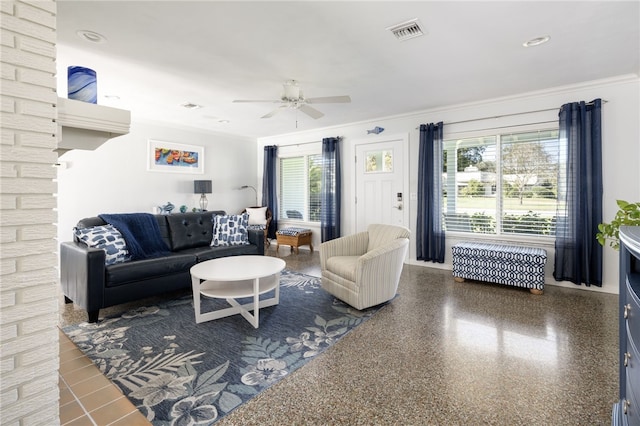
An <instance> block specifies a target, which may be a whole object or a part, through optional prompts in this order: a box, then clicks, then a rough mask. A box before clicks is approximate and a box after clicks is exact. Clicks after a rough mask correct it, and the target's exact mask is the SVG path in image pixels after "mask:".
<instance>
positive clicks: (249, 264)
mask: <svg viewBox="0 0 640 426" xmlns="http://www.w3.org/2000/svg"><path fill="white" fill-rule="evenodd" d="M285 266H286V263H285V261H284V260H282V259H280V258H277V257H271V256H259V255H255V256H228V257H220V258H218V259H211V260H206V261H204V262H200V263H198V264H197V265H194V266H192V267H191V270H190V272H191V275H192V276H194V277H197V278H200V279H202V280H212V281H242V280H250V279H255V278H260V277H266V276H269V275H273V274H276V273H278V272H280V271H282V270H283V269H284V267H285Z"/></svg>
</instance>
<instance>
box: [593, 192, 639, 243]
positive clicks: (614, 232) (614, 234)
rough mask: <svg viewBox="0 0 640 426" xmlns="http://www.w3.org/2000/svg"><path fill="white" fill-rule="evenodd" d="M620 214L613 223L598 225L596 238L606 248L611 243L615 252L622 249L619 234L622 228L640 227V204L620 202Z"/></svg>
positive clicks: (618, 213) (617, 214)
mask: <svg viewBox="0 0 640 426" xmlns="http://www.w3.org/2000/svg"><path fill="white" fill-rule="evenodd" d="M617 203H618V207H619V209H618V212H617V213H616V216H615V217H614V218H613V220H612V221H611V223H601V224H599V225H598V231H600V232H598V233H597V234H596V238H597V239H598V242H599V243H600V245H602V246H603V247H604V245H605V243H606V242H607V241H609V246H611V247H613V248H614V250H619V249H620V240H619V236H618V233H619V231H620V227H621V226H625V225H630V226H640V203H629V202H627V201H623V200H618V201H617Z"/></svg>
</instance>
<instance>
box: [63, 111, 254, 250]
mask: <svg viewBox="0 0 640 426" xmlns="http://www.w3.org/2000/svg"><path fill="white" fill-rule="evenodd" d="M148 139H153V140H160V141H165V142H172V143H183V144H188V145H197V146H202V147H204V158H205V163H204V174H189V173H169V172H157V171H148V170H147V162H146V159H147V155H148V152H147V141H148ZM255 145H256V141H255V139H253V138H240V137H235V136H229V135H224V134H216V133H207V132H204V131H198V130H195V129H187V128H170V127H163V126H160V125H158V124H155V123H140V122H135V121H133V120H132V124H131V132H130V133H129V134H127V135H124V136H120V137H117V138H114V139H111V140H109V141H107V142H106V143H105V144H104V145H102V146H100V147H99V148H98V149H96V150H95V151H84V150H72V151H69V152H67V153H65V154H63V155H62V156H60V159H59V163H60V164H61V165H62V166H61V167H59V168H58V205H59V211H58V238H59V240H60V241H69V240H71V239H72V229H73V227H74V226H75V225H76V223H77V222H78V220H79V219H82V218H85V217H91V216H97V215H99V214H101V213H132V212H147V213H153V212H154V208H155V207H156V206H159V205H163V204H166V203H167V202H169V201H170V202H171V203H173V204H174V205H175V206H176V210H175V211H176V212H177V211H178V208H179V207H180V206H181V205H183V204H184V205H186V206H187V207H188V208H189V211H191V209H192V208H193V207H198V206H199V204H198V203H199V199H200V196H199V195H197V194H194V193H193V181H194V180H201V179H210V180H211V181H212V186H213V193H212V194H208V195H207V199H208V200H209V204H208V207H207V209H208V210H226V211H227V213H239V212H240V211H242V209H244V208H245V207H247V206H252V205H253V204H254V203H255V194H254V192H253V191H252V190H251V189H245V190H238V188H239V187H240V186H242V185H252V186H256V167H255V164H256V150H255Z"/></svg>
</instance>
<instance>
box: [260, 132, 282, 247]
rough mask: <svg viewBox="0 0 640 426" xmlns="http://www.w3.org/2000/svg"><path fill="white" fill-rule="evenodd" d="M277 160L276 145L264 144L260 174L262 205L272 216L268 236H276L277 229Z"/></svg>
mask: <svg viewBox="0 0 640 426" xmlns="http://www.w3.org/2000/svg"><path fill="white" fill-rule="evenodd" d="M277 161H278V147H277V146H276V145H270V146H265V147H264V172H263V175H262V205H263V206H268V207H269V209H271V213H272V214H273V218H272V219H271V223H270V224H269V230H268V231H267V237H268V238H276V231H277V230H278V198H277V196H276V194H277V191H276V190H277V187H276V185H277V184H276V182H277V179H276V178H277V176H276V170H277Z"/></svg>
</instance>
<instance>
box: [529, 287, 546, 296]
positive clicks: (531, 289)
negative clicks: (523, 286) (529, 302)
mask: <svg viewBox="0 0 640 426" xmlns="http://www.w3.org/2000/svg"><path fill="white" fill-rule="evenodd" d="M529 291H530V292H531V294H537V295H540V294H544V290H538V289H537V288H530V289H529Z"/></svg>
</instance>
